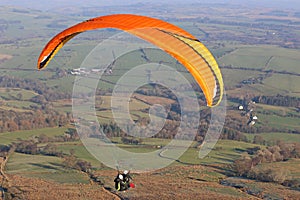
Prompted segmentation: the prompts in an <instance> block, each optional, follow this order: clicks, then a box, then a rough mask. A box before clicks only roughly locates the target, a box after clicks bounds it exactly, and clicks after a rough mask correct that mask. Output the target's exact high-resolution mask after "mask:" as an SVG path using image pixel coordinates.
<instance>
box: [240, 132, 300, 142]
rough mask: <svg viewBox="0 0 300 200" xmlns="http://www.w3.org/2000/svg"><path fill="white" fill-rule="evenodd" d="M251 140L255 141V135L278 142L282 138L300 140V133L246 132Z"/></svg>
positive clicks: (291, 140)
mask: <svg viewBox="0 0 300 200" xmlns="http://www.w3.org/2000/svg"><path fill="white" fill-rule="evenodd" d="M246 135H247V137H248V138H249V140H250V141H253V138H254V136H255V135H260V136H262V137H263V138H264V139H265V140H266V141H270V142H273V141H274V142H276V141H277V140H282V141H285V142H300V135H299V134H289V133H260V134H246Z"/></svg>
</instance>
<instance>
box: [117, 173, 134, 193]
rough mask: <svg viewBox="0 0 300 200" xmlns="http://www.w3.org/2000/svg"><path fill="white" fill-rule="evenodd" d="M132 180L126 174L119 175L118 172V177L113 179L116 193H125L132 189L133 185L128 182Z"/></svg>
mask: <svg viewBox="0 0 300 200" xmlns="http://www.w3.org/2000/svg"><path fill="white" fill-rule="evenodd" d="M131 180H132V177H131V176H130V175H129V172H128V173H120V171H118V175H117V177H116V178H115V180H114V182H115V188H116V190H118V191H125V190H128V189H129V188H133V187H134V184H133V183H131V182H130V181H131Z"/></svg>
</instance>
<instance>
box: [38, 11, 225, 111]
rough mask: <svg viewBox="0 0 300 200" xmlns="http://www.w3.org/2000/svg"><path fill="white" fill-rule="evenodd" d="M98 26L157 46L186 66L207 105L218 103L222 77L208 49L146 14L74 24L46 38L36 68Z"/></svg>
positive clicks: (99, 18) (182, 31)
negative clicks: (45, 43) (202, 93)
mask: <svg viewBox="0 0 300 200" xmlns="http://www.w3.org/2000/svg"><path fill="white" fill-rule="evenodd" d="M100 28H116V29H120V30H123V31H126V32H128V33H131V34H133V35H135V36H137V37H139V38H142V39H144V40H146V41H148V42H150V43H152V44H154V45H156V46H158V47H160V48H161V49H163V50H164V51H166V52H167V53H169V54H170V55H172V56H173V57H174V58H176V59H177V60H178V61H179V62H181V63H182V64H183V65H184V66H185V67H186V68H187V70H188V71H189V72H190V73H191V75H192V76H193V77H194V78H195V80H196V81H197V83H198V84H199V85H200V87H201V89H202V90H203V92H204V95H205V97H206V101H207V105H208V106H215V105H218V104H219V103H220V101H221V98H222V95H223V79H222V75H221V71H220V69H219V67H218V64H217V62H216V60H215V58H214V57H213V55H212V54H211V53H210V51H209V50H208V49H207V48H206V47H205V46H204V45H203V44H202V43H201V42H200V41H199V40H198V39H196V38H195V37H194V36H193V35H191V34H190V33H188V32H186V31H185V30H183V29H181V28H179V27H177V26H175V25H172V24H170V23H167V22H165V21H162V20H159V19H154V18H150V17H145V16H139V15H131V14H116V15H108V16H102V17H97V18H92V19H89V20H86V21H84V22H81V23H79V24H76V25H74V26H72V27H70V28H68V29H66V30H64V31H62V32H61V33H59V34H57V35H56V36H55V37H53V38H52V39H51V40H50V41H49V43H48V44H47V45H46V46H45V47H44V49H43V51H42V52H41V54H40V56H39V58H38V69H43V68H45V67H46V66H47V64H48V63H49V62H50V61H51V59H52V58H53V57H54V56H55V54H56V53H57V52H58V51H59V50H60V49H61V48H62V47H63V45H64V44H65V43H67V42H68V41H69V40H70V39H72V38H73V37H74V36H76V35H77V34H79V33H81V32H84V31H88V30H94V29H100Z"/></svg>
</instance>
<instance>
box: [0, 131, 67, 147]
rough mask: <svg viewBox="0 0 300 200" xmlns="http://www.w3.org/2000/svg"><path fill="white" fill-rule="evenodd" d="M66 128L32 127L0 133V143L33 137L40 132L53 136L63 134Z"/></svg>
mask: <svg viewBox="0 0 300 200" xmlns="http://www.w3.org/2000/svg"><path fill="white" fill-rule="evenodd" d="M66 130H67V128H43V129H34V130H28V131H16V132H7V133H0V143H1V144H10V143H12V142H17V141H19V140H28V139H34V137H35V136H38V135H41V134H45V135H47V136H49V137H54V136H57V135H63V134H64V133H65V131H66Z"/></svg>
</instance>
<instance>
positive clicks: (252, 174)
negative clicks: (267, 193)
mask: <svg viewBox="0 0 300 200" xmlns="http://www.w3.org/2000/svg"><path fill="white" fill-rule="evenodd" d="M292 158H298V159H299V158H300V143H292V144H290V143H285V142H283V141H277V144H276V145H274V146H269V147H267V148H263V149H262V148H260V147H255V148H252V149H251V148H250V149H247V152H244V153H243V154H242V156H241V157H240V158H239V159H237V160H235V161H234V163H233V164H232V165H231V169H232V170H233V172H234V173H235V175H237V176H242V177H246V178H251V179H255V180H260V181H266V182H277V183H280V184H285V185H290V186H291V187H300V181H298V182H297V181H295V180H294V179H293V177H291V176H290V171H289V170H288V169H286V168H284V167H279V168H274V167H268V166H263V165H261V164H263V163H275V162H285V161H288V160H289V159H292Z"/></svg>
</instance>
